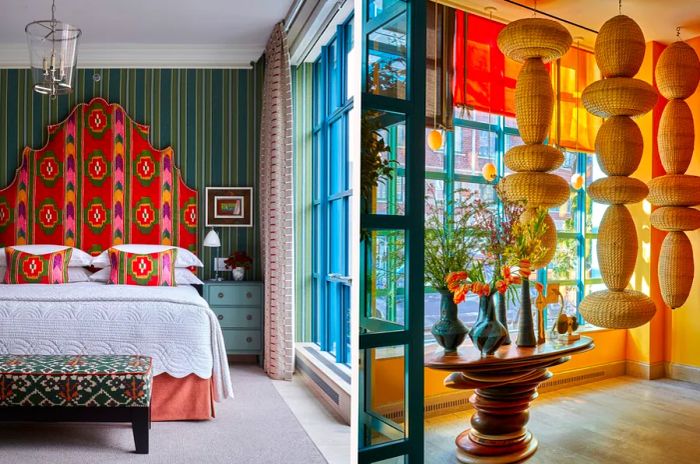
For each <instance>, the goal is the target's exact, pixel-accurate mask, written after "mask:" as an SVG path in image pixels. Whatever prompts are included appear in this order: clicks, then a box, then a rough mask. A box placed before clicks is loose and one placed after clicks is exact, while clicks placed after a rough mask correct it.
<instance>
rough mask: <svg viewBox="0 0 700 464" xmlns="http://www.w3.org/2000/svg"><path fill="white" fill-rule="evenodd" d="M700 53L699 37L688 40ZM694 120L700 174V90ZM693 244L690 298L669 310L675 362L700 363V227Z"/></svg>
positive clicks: (695, 171)
mask: <svg viewBox="0 0 700 464" xmlns="http://www.w3.org/2000/svg"><path fill="white" fill-rule="evenodd" d="M688 44H690V45H691V46H692V47H693V48H694V49H695V51H696V52H697V53H698V55H700V37H696V38H694V39H691V40H689V41H688ZM686 101H687V102H688V105H690V109H691V110H692V112H693V118H694V120H695V152H694V154H693V161H692V162H691V164H690V168H689V169H688V172H687V174H692V175H695V176H699V175H700V90H696V91H695V94H693V96H691V97H690V98H689V99H688V100H686ZM688 237H690V241H691V243H692V244H693V257H694V259H695V280H694V282H693V287H692V289H691V292H690V297H689V298H688V301H687V302H686V303H685V304H684V305H683V306H682V307H680V308H678V309H676V310H674V311H670V310H669V313H671V314H670V315H669V330H668V331H669V334H670V337H668V347H667V348H668V352H669V353H668V360H669V361H671V362H672V363H679V364H686V365H689V366H695V367H700V279H698V277H697V275H698V271H699V270H700V231H698V230H696V231H693V232H689V233H688Z"/></svg>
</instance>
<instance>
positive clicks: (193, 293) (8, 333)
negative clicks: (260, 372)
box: [0, 282, 233, 401]
mask: <svg viewBox="0 0 700 464" xmlns="http://www.w3.org/2000/svg"><path fill="white" fill-rule="evenodd" d="M0 353H1V354H79V353H90V354H145V355H149V356H151V357H153V368H154V372H153V373H154V375H158V374H160V373H163V372H166V373H168V374H170V375H172V376H173V377H177V378H182V377H185V376H187V375H189V374H196V375H198V376H199V377H201V378H204V379H208V378H210V377H212V376H213V383H214V387H215V388H214V399H215V400H216V401H222V400H223V399H225V398H229V397H232V396H233V390H232V387H231V377H230V375H229V369H228V361H227V358H226V348H225V347H224V338H223V335H222V333H221V328H220V327H219V324H218V321H217V320H216V315H215V314H214V313H213V312H212V310H211V309H209V306H208V305H207V302H206V301H204V299H203V298H202V297H200V296H199V294H198V293H197V290H195V288H194V287H191V286H179V287H141V286H135V285H134V286H132V285H129V286H127V285H106V284H102V283H96V282H89V283H87V282H86V283H72V284H63V285H4V284H0Z"/></svg>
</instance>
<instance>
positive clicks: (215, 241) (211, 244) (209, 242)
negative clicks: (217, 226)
mask: <svg viewBox="0 0 700 464" xmlns="http://www.w3.org/2000/svg"><path fill="white" fill-rule="evenodd" d="M202 245H203V246H205V247H208V248H217V247H220V246H221V240H220V239H219V234H217V233H216V231H215V230H214V229H212V230H210V231H209V233H208V234H207V236H206V237H204V243H202Z"/></svg>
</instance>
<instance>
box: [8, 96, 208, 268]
mask: <svg viewBox="0 0 700 464" xmlns="http://www.w3.org/2000/svg"><path fill="white" fill-rule="evenodd" d="M48 132H49V141H48V143H47V144H46V146H44V147H43V148H40V149H38V150H32V149H30V148H28V147H27V148H25V149H24V151H23V153H22V164H21V166H20V168H19V169H18V170H17V175H16V177H15V179H14V180H13V181H12V183H11V184H10V186H9V187H7V188H5V189H3V190H0V246H7V245H13V244H17V245H20V244H31V243H36V244H39V243H46V244H49V243H50V244H60V243H63V244H65V245H69V246H74V247H77V248H81V249H83V250H85V251H88V252H90V253H93V254H97V253H99V252H101V251H102V250H104V249H106V248H109V247H110V246H111V245H113V244H120V243H146V244H164V245H177V246H180V247H183V248H187V249H190V250H192V251H195V252H196V248H197V243H198V240H197V192H196V191H195V190H193V189H191V188H189V187H187V186H186V185H185V183H184V182H183V180H182V178H181V177H180V171H179V169H177V168H176V167H175V166H174V165H173V150H172V149H171V148H166V149H165V150H156V149H155V148H153V147H152V146H151V144H150V142H149V141H148V126H145V125H142V124H137V123H135V122H134V121H132V120H131V118H130V117H129V116H128V115H127V114H126V112H125V111H124V108H122V107H121V106H119V105H117V104H114V103H112V104H109V103H107V102H106V101H105V100H103V99H101V98H95V99H93V100H91V101H90V102H89V103H87V104H85V103H81V104H79V105H77V106H76V107H75V108H74V109H73V111H72V112H71V114H70V115H69V116H68V118H67V119H66V120H65V121H63V122H61V123H59V124H55V125H51V126H49V127H48Z"/></svg>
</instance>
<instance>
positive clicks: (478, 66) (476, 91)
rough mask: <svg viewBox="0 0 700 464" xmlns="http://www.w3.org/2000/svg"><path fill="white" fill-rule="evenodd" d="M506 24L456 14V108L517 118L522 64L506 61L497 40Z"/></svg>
mask: <svg viewBox="0 0 700 464" xmlns="http://www.w3.org/2000/svg"><path fill="white" fill-rule="evenodd" d="M504 27H505V24H501V23H499V22H496V21H492V20H490V19H487V18H483V17H481V16H477V15H472V14H466V13H465V12H463V11H459V10H457V11H456V12H455V45H454V76H453V85H452V87H453V88H452V91H453V94H452V97H453V101H454V106H455V107H458V108H470V109H475V110H479V111H490V112H491V113H495V114H500V115H503V116H515V81H516V78H517V76H518V73H519V72H520V68H521V65H520V64H519V63H516V62H515V61H513V60H511V59H510V58H506V57H505V56H504V55H503V53H501V51H500V50H499V49H498V45H497V43H496V39H497V37H498V33H499V32H501V29H503V28H504Z"/></svg>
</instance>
